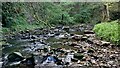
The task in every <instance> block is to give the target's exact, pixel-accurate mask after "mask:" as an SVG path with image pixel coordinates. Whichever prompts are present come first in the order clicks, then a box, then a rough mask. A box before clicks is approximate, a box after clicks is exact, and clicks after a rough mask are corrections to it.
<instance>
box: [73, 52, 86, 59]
mask: <svg viewBox="0 0 120 68" xmlns="http://www.w3.org/2000/svg"><path fill="white" fill-rule="evenodd" d="M83 57H84V56H83V55H81V54H79V53H76V54H75V55H74V58H76V59H78V60H81V59H82V58H83Z"/></svg>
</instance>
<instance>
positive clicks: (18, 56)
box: [7, 52, 24, 62]
mask: <svg viewBox="0 0 120 68" xmlns="http://www.w3.org/2000/svg"><path fill="white" fill-rule="evenodd" d="M7 58H8V61H9V62H15V61H22V60H23V59H24V57H23V56H22V54H21V53H19V52H13V53H11V54H9V55H8V57H7Z"/></svg>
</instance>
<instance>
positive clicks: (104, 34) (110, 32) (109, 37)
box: [93, 20, 120, 44]
mask: <svg viewBox="0 0 120 68" xmlns="http://www.w3.org/2000/svg"><path fill="white" fill-rule="evenodd" d="M118 27H120V24H118V20H116V21H112V22H103V23H100V24H97V25H95V27H94V29H93V31H94V32H95V33H96V35H97V36H98V37H100V38H101V39H103V40H106V41H110V42H113V43H115V44H120V43H119V41H120V37H119V31H120V29H118Z"/></svg>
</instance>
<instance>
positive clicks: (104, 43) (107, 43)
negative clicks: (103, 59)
mask: <svg viewBox="0 0 120 68" xmlns="http://www.w3.org/2000/svg"><path fill="white" fill-rule="evenodd" d="M109 45H110V42H106V41H101V46H109Z"/></svg>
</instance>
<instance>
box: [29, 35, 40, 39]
mask: <svg viewBox="0 0 120 68" xmlns="http://www.w3.org/2000/svg"><path fill="white" fill-rule="evenodd" d="M30 38H31V39H36V38H38V37H37V36H35V35H32V36H31V37H30Z"/></svg>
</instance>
